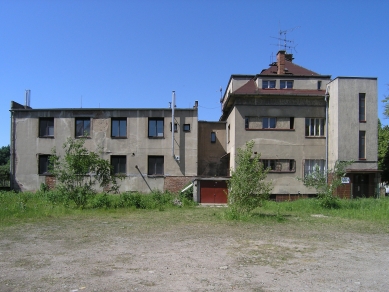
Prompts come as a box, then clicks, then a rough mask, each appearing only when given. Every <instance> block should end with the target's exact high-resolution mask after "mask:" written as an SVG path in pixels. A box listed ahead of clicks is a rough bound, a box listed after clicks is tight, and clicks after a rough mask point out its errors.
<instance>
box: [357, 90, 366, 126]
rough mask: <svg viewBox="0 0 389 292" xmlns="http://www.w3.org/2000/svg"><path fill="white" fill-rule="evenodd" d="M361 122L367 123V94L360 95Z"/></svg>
mask: <svg viewBox="0 0 389 292" xmlns="http://www.w3.org/2000/svg"><path fill="white" fill-rule="evenodd" d="M359 121H360V122H364V121H366V101H365V93H360V94H359Z"/></svg>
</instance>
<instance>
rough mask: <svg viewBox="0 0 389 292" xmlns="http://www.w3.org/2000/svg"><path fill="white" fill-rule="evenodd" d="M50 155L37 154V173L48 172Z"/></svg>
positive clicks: (44, 173)
mask: <svg viewBox="0 0 389 292" xmlns="http://www.w3.org/2000/svg"><path fill="white" fill-rule="evenodd" d="M49 169H50V155H39V162H38V173H39V174H43V175H46V174H50V173H49Z"/></svg>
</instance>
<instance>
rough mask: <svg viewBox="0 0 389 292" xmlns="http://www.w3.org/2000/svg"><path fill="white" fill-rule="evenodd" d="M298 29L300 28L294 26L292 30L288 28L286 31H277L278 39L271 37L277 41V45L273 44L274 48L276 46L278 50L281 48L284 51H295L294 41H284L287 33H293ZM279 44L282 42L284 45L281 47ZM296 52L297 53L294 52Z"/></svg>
mask: <svg viewBox="0 0 389 292" xmlns="http://www.w3.org/2000/svg"><path fill="white" fill-rule="evenodd" d="M298 28H300V26H296V27H293V28H290V29H286V30H281V29H280V30H279V32H278V34H279V37H271V38H273V39H277V40H278V45H276V44H273V45H275V46H278V50H279V51H280V50H282V47H283V50H284V51H286V49H293V50H295V51H296V47H297V45H293V44H294V41H293V40H288V39H286V34H287V33H288V32H292V31H294V30H295V29H298ZM281 42H283V43H284V44H283V45H282V44H281ZM296 52H297V51H296Z"/></svg>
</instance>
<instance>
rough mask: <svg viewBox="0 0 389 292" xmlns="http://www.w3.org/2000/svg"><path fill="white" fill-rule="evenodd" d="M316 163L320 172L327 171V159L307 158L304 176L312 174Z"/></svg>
mask: <svg viewBox="0 0 389 292" xmlns="http://www.w3.org/2000/svg"><path fill="white" fill-rule="evenodd" d="M315 165H318V166H319V169H320V172H321V173H323V174H324V173H325V171H326V161H325V160H324V159H305V160H304V177H306V176H307V175H309V174H311V173H312V172H313V170H314V168H315Z"/></svg>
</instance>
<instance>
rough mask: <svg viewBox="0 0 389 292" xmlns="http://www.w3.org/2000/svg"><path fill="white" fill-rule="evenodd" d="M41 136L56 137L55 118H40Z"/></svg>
mask: <svg viewBox="0 0 389 292" xmlns="http://www.w3.org/2000/svg"><path fill="white" fill-rule="evenodd" d="M39 137H54V118H40V119H39Z"/></svg>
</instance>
